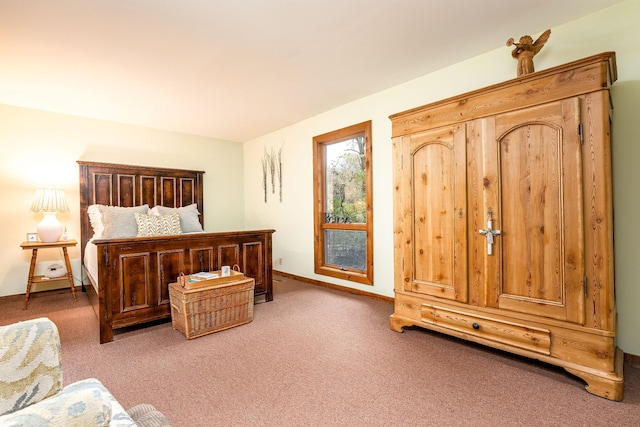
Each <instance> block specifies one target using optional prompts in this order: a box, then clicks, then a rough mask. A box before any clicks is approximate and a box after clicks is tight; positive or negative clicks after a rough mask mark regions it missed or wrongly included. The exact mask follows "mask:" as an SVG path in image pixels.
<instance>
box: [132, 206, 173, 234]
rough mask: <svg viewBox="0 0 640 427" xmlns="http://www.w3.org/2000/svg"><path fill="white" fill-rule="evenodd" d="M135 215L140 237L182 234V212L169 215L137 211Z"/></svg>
mask: <svg viewBox="0 0 640 427" xmlns="http://www.w3.org/2000/svg"><path fill="white" fill-rule="evenodd" d="M135 215H136V223H137V224H138V237H144V236H169V235H173V234H182V228H181V227H180V214H178V213H177V212H175V213H172V214H169V215H148V214H143V213H138V212H136V214H135Z"/></svg>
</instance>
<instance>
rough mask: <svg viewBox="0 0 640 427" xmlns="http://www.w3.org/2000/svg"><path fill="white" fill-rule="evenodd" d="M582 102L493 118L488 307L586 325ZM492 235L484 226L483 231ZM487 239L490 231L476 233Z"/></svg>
mask: <svg viewBox="0 0 640 427" xmlns="http://www.w3.org/2000/svg"><path fill="white" fill-rule="evenodd" d="M579 124H580V104H579V99H578V98H573V99H568V100H563V101H558V102H554V103H550V104H545V105H542V106H537V107H532V108H527V109H523V110H518V111H515V112H511V113H506V114H501V115H498V116H496V117H495V138H491V139H487V141H486V143H487V148H486V151H485V156H486V157H485V158H484V162H485V169H486V171H487V173H488V176H490V177H495V178H493V179H488V180H486V181H484V182H483V196H484V202H485V203H484V205H479V206H482V210H483V212H482V214H484V216H485V221H484V225H485V226H486V225H487V221H488V220H489V213H488V212H489V210H491V211H492V214H493V218H492V220H493V224H492V226H493V227H492V228H493V229H496V230H500V234H499V235H496V236H495V238H494V243H495V244H494V248H493V249H494V250H493V254H492V255H489V254H488V250H487V251H486V252H485V256H486V265H487V270H488V271H487V277H486V283H487V289H486V290H487V300H486V302H487V305H490V306H497V307H499V308H500V309H506V310H513V311H518V312H522V313H528V314H534V315H537V316H544V317H550V318H554V319H559V320H565V321H570V322H574V323H579V324H582V323H584V289H583V283H584V274H585V273H584V270H585V267H584V262H585V260H584V225H583V200H582V162H581V144H580V136H579ZM483 229H484V230H486V227H483ZM474 231H475V232H477V233H478V235H477V237H479V238H480V239H481V240H485V242H484V245H485V246H486V245H487V243H488V242H487V241H486V233H482V234H481V233H480V231H481V230H474Z"/></svg>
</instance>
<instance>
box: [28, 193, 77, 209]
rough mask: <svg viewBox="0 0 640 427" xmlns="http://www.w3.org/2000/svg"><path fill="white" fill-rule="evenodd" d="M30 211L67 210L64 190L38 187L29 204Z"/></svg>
mask: <svg viewBox="0 0 640 427" xmlns="http://www.w3.org/2000/svg"><path fill="white" fill-rule="evenodd" d="M31 212H69V206H68V205H67V200H66V199H65V197H64V190H59V189H54V188H38V189H37V190H36V197H35V198H34V199H33V203H32V204H31Z"/></svg>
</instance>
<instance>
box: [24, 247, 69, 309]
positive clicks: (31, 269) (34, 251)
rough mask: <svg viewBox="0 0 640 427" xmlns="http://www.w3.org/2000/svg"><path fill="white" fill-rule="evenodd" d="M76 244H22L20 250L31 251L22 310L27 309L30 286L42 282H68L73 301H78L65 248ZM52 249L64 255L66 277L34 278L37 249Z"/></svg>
mask: <svg viewBox="0 0 640 427" xmlns="http://www.w3.org/2000/svg"><path fill="white" fill-rule="evenodd" d="M76 244H77V242H76V241H75V240H65V241H60V242H52V243H44V242H23V243H22V244H21V245H20V247H21V248H22V249H25V250H26V249H31V251H32V254H31V266H30V267H29V279H28V280H27V294H26V295H25V297H24V310H26V309H27V304H28V303H29V295H30V294H31V285H32V284H34V283H42V282H50V281H53V280H68V281H69V285H70V286H71V294H72V295H73V300H74V301H78V297H76V288H75V286H74V285H73V273H72V271H71V262H69V253H68V252H67V248H68V247H70V246H75V245H76ZM53 248H62V253H63V254H64V263H65V264H66V266H67V277H66V278H65V277H56V278H54V279H46V278H44V276H34V275H33V272H34V271H35V269H36V258H37V257H38V249H53Z"/></svg>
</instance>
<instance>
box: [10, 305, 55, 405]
mask: <svg viewBox="0 0 640 427" xmlns="http://www.w3.org/2000/svg"><path fill="white" fill-rule="evenodd" d="M60 359H61V354H60V337H59V335H58V328H57V327H56V325H55V324H54V323H53V322H52V321H51V320H49V319H46V318H39V319H33V320H28V321H25V322H18V323H14V324H11V325H7V326H0V415H3V414H6V413H10V412H14V411H16V410H19V409H22V408H24V407H26V406H29V405H32V404H34V403H37V402H39V401H41V400H43V399H45V398H47V397H50V396H53V395H55V394H56V393H58V392H59V391H60V390H61V389H62V368H61V364H60Z"/></svg>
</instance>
